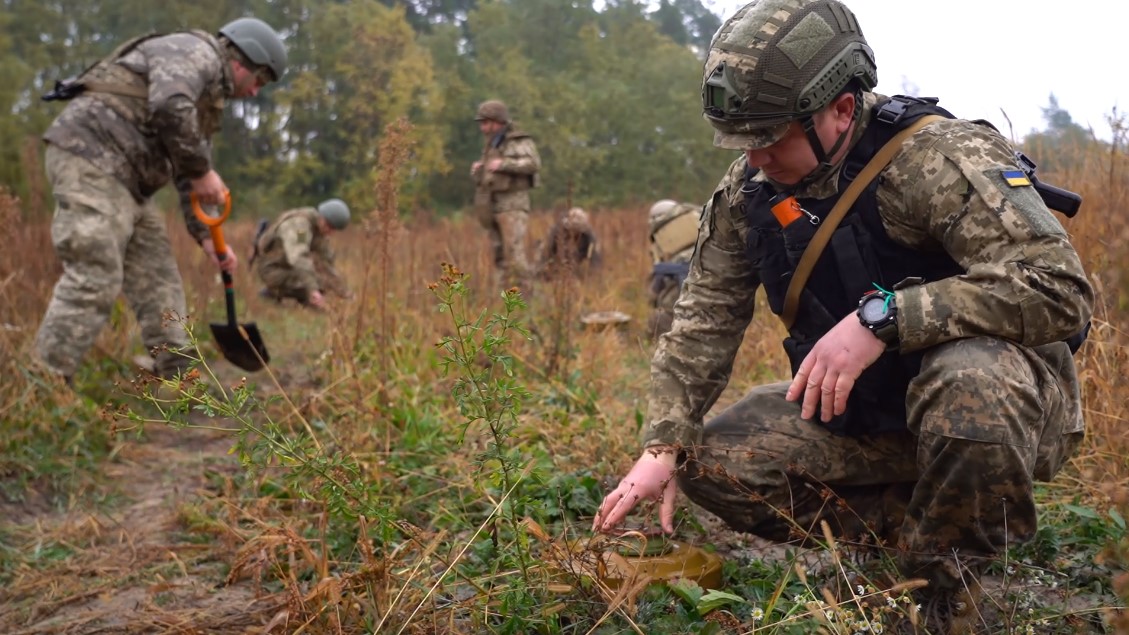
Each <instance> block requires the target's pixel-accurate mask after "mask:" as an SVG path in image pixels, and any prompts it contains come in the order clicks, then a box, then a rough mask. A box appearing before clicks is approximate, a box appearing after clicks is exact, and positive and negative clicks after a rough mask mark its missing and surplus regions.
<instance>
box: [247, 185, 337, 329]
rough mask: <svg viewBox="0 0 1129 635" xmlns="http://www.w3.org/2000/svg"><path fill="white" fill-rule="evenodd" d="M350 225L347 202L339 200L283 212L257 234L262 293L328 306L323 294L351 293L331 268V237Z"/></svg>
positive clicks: (256, 255) (254, 262)
mask: <svg viewBox="0 0 1129 635" xmlns="http://www.w3.org/2000/svg"><path fill="white" fill-rule="evenodd" d="M348 224H349V206H348V205H346V204H345V202H344V201H342V200H340V199H336V198H331V199H329V200H326V201H323V202H322V203H321V204H320V205H318V206H317V208H316V209H315V208H313V207H301V208H298V209H292V210H289V211H286V212H283V213H282V214H281V215H279V217H278V219H277V220H275V221H274V222H273V223H271V224H269V225H268V226H267V227H266V228H265V229H264V230H263V232H262V233H261V234H260V235H258V236H257V237H256V238H255V252H254V254H253V255H252V256H251V264H252V266H254V267H255V271H256V273H258V275H259V279H260V280H262V282H263V285H265V286H264V288H263V290H262V291H261V295H263V296H265V297H268V298H273V299H275V300H279V301H281V300H282V299H284V298H292V299H294V300H297V301H298V302H299V304H302V305H303V306H312V307H314V308H316V309H324V308H325V306H326V300H325V295H326V294H327V293H328V292H331V291H332V292H335V293H337V294H338V295H341V296H347V295H348V292H347V290H346V288H345V284H344V283H343V282H342V280H341V276H340V275H338V273H337V271H336V270H335V269H334V267H333V261H334V256H333V250H332V249H330V246H329V236H330V235H331V234H333V232H336V231H341V230H343V229H345V227H346V226H348Z"/></svg>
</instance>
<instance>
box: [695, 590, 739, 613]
mask: <svg viewBox="0 0 1129 635" xmlns="http://www.w3.org/2000/svg"><path fill="white" fill-rule="evenodd" d="M744 602H745V598H743V597H741V596H739V595H734V594H732V593H726V592H725V591H709V592H708V593H706V594H705V595H703V596H702V597H701V598H700V599H699V600H698V614H699V615H705V614H706V613H709V612H710V611H712V610H714V609H717V608H721V607H723V606H726V605H728V604H742V603H744Z"/></svg>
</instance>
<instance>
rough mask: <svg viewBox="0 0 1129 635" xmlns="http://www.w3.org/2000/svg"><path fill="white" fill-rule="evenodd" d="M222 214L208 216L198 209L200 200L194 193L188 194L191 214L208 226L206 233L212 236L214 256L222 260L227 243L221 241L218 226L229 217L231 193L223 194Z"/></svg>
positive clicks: (221, 235)
mask: <svg viewBox="0 0 1129 635" xmlns="http://www.w3.org/2000/svg"><path fill="white" fill-rule="evenodd" d="M223 198H224V204H223V213H222V214H220V215H219V216H209V215H208V214H206V213H205V212H204V210H203V209H202V208H201V207H200V199H198V198H197V197H196V192H190V193H189V194H188V200H189V201H191V203H192V213H194V214H196V218H198V219H200V222H201V223H204V224H205V225H207V226H208V231H209V232H211V234H212V245H213V246H214V247H215V248H216V256H217V257H219V259H220V260H223V258H224V256H225V255H227V243H225V242H224V240H223V231H221V230H220V225H222V224H223V222H224V221H225V220H227V217H228V216H231V192H224V194H223Z"/></svg>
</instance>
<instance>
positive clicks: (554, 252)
mask: <svg viewBox="0 0 1129 635" xmlns="http://www.w3.org/2000/svg"><path fill="white" fill-rule="evenodd" d="M599 261H600V252H599V249H598V248H597V244H596V233H595V232H594V231H593V230H592V224H591V223H590V222H589V219H588V214H587V213H585V212H584V210H582V209H580V208H579V207H574V208H572V209H570V210H569V211H568V213H567V214H566V215H565V216H564V218H562V219H560V220H559V221H557V222H556V223H554V224H553V227H552V228H551V229H550V230H549V235H548V236H547V237H546V238H545V242H544V243H542V245H541V254H540V256H539V258H538V262H539V267H540V270H541V275H543V276H545V277H547V278H551V277H554V276H557V275H560V274H561V273H573V274H580V275H583V274H584V273H587V272H588V271H590V270H591V269H592V268H593V267H595V266H597V265H598V264H599Z"/></svg>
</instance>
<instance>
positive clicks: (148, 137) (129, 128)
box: [43, 31, 234, 241]
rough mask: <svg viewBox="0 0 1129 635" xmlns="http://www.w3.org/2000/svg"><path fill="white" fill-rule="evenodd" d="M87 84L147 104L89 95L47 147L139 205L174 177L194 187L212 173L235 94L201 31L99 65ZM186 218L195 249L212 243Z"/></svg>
mask: <svg viewBox="0 0 1129 635" xmlns="http://www.w3.org/2000/svg"><path fill="white" fill-rule="evenodd" d="M122 48H126V47H122ZM82 79H83V80H87V81H97V82H99V83H102V84H110V85H124V86H130V87H142V88H146V87H147V88H148V92H149V98H148V99H141V98H137V97H128V96H123V95H119V94H114V93H108V92H91V91H88V92H85V93H83V94H82V95H79V96H78V97H76V98H74V99H73V100H71V101H70V102H69V103H68V104H67V106H66V107H65V108H64V109H63V111H62V112H61V113H60V114H59V116H58V117H57V118H56V119H55V121H54V122H53V123H52V124H51V126H50V127H49V128H48V129H47V132H46V133H45V134H44V135H43V138H44V140H45V141H47V142H48V143H50V144H52V145H55V146H57V147H59V148H62V149H64V150H67V151H68V152H71V153H72V154H76V155H78V156H81V157H83V158H85V159H86V160H88V161H89V162H90V163H92V164H93V165H94V166H95V167H96V168H98V169H99V170H101V171H103V172H105V173H106V174H110V175H112V176H114V177H115V178H117V179H118V180H119V181H120V182H121V183H122V184H123V185H125V187H126V188H127V189H128V190H129V191H130V193H131V194H133V197H134V199H135V200H136V201H138V202H139V203H140V202H141V201H144V200H146V199H148V198H149V197H151V196H152V195H153V194H154V193H156V192H157V191H158V190H160V189H161V188H162V187H164V186H165V185H167V184H168V183H169V181H170V180H171V179H172V177H173V175H174V174H175V175H176V176H177V177H179V178H181V179H192V178H198V177H201V176H203V175H204V174H206V173H207V172H208V171H209V170H210V169H211V168H212V158H211V143H210V138H211V136H212V135H213V134H214V133H216V132H217V131H219V127H220V121H221V119H222V116H223V106H224V98H225V97H228V96H231V95H232V93H233V91H234V79H233V77H232V74H231V68H230V65H229V64H228V63H227V58H226V55H225V53H224V52H223V48H222V47H221V46H220V45H219V42H218V41H217V40H216V39H215V38H214V37H212V36H211V35H209V34H207V33H204V32H202V31H192V32H183V33H173V34H170V35H164V36H156V37H150V38H147V39H145V40H144V41H142V42H141V43H140V44H137V45H136V46H135V47H134V48H133V49H132V50H130V51H129V52H128V53H126V54H125V55H124V56H122V57H120V58H115V57H114V56H112V55H111V56H110V57H108V58H107V59H104V60H102V61H101V62H99V63H98V64H96V65H95V66H94V67H93V68H91V69H90V70H89V71H88V72H87V73H86V74H84V75H83V76H82ZM185 217H186V221H187V223H188V226H189V231H190V232H192V235H193V236H194V237H195V238H196V239H197V241H200V240H203V239H204V238H206V237H207V235H208V234H207V230H206V228H205V227H204V226H203V225H202V224H200V223H199V222H198V221H196V220H195V218H193V217H191V214H190V213H188V210H186V214H185Z"/></svg>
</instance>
